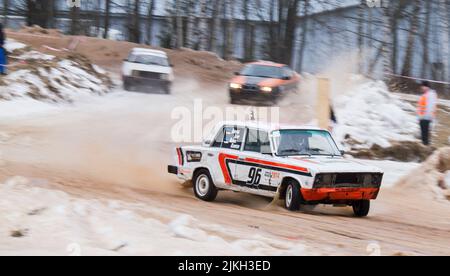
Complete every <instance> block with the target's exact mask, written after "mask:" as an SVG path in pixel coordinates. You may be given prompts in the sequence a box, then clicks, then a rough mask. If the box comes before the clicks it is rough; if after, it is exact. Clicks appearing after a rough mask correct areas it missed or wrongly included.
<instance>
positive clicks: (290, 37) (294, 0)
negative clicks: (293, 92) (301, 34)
mask: <svg viewBox="0 0 450 276" xmlns="http://www.w3.org/2000/svg"><path fill="white" fill-rule="evenodd" d="M298 4H299V0H290V1H289V2H288V11H287V19H286V31H285V37H284V47H283V48H284V49H283V53H284V55H283V57H284V58H283V63H285V64H289V65H292V62H293V61H292V56H293V52H294V47H295V37H296V30H297V15H298Z"/></svg>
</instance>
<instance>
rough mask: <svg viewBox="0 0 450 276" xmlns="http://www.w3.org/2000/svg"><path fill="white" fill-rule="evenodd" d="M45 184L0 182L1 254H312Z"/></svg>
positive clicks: (160, 211)
mask: <svg viewBox="0 0 450 276" xmlns="http://www.w3.org/2000/svg"><path fill="white" fill-rule="evenodd" d="M45 185H46V182H45V181H42V180H30V179H26V178H23V177H14V178H11V179H9V180H8V181H6V182H5V183H1V184H0V195H2V200H1V201H0V220H1V222H2V223H1V224H0V236H1V237H2V238H1V242H0V255H34V254H39V255H188V256H194V255H195V256H203V255H226V256H229V255H305V254H314V252H312V251H310V250H307V248H306V247H305V246H304V245H302V244H301V243H298V242H295V241H282V240H280V239H275V238H271V237H270V236H267V235H265V236H261V235H256V234H255V235H253V236H248V235H243V234H242V233H240V232H239V231H237V230H234V229H225V228H224V227H222V226H220V225H214V224H205V223H203V222H202V221H199V220H197V219H195V218H194V217H192V216H189V215H186V214H180V213H174V212H170V211H167V210H164V209H159V208H154V207H152V206H150V205H145V204H142V203H140V204H132V203H126V202H121V201H112V200H109V201H97V200H85V199H79V198H74V197H72V196H70V195H68V194H66V193H64V192H60V191H55V190H50V189H47V188H45ZM5 237H7V238H5ZM225 237H226V238H225Z"/></svg>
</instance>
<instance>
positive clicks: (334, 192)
mask: <svg viewBox="0 0 450 276" xmlns="http://www.w3.org/2000/svg"><path fill="white" fill-rule="evenodd" d="M379 192H380V189H379V188H319V189H301V194H302V196H303V199H304V200H305V201H308V202H332V203H333V202H346V201H359V200H373V199H376V198H377V197H378V193H379Z"/></svg>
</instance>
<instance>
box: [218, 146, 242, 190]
mask: <svg viewBox="0 0 450 276" xmlns="http://www.w3.org/2000/svg"><path fill="white" fill-rule="evenodd" d="M226 159H233V160H237V159H239V157H238V156H236V155H230V154H225V153H221V154H219V164H220V168H221V169H222V173H223V177H224V179H225V184H227V185H231V176H230V172H229V171H228V168H227V164H226V162H225V161H226Z"/></svg>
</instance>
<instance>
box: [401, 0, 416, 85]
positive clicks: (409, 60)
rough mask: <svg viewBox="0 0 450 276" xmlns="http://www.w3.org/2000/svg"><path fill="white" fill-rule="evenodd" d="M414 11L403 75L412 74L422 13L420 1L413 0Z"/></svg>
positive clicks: (410, 19)
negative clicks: (420, 14)
mask: <svg viewBox="0 0 450 276" xmlns="http://www.w3.org/2000/svg"><path fill="white" fill-rule="evenodd" d="M413 6H414V7H413V11H412V14H411V15H410V17H409V25H410V27H409V32H408V39H407V44H406V45H407V46H406V53H405V58H404V63H403V69H402V75H404V76H410V75H411V63H412V58H413V54H414V48H415V47H414V46H415V43H416V34H417V32H418V29H419V20H418V19H417V18H418V16H419V13H420V8H421V5H420V1H419V0H414V1H413Z"/></svg>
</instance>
